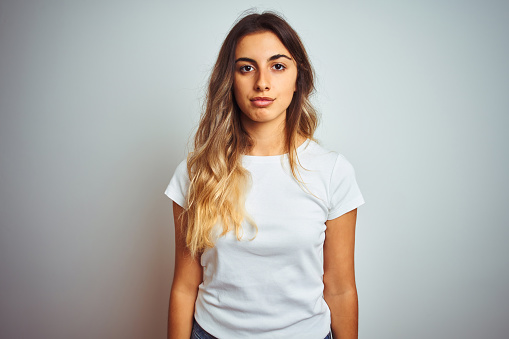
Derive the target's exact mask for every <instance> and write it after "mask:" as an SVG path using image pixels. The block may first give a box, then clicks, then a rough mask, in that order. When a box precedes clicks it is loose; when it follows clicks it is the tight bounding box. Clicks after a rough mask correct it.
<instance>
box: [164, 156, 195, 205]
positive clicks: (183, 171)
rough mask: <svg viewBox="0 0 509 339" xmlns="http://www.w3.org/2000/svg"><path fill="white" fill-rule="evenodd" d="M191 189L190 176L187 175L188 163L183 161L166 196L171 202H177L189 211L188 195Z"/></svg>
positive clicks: (176, 170)
mask: <svg viewBox="0 0 509 339" xmlns="http://www.w3.org/2000/svg"><path fill="white" fill-rule="evenodd" d="M188 189H189V176H188V175H187V161H186V160H184V161H182V162H181V163H180V164H179V165H178V166H177V168H176V169H175V173H174V174H173V177H172V178H171V180H170V184H169V185H168V187H167V188H166V191H165V192H164V194H166V195H167V196H168V197H169V198H170V199H171V200H173V201H175V202H176V203H177V204H178V205H179V206H181V207H183V208H184V209H187V204H186V195H187V191H188Z"/></svg>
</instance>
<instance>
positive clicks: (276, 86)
mask: <svg viewBox="0 0 509 339" xmlns="http://www.w3.org/2000/svg"><path fill="white" fill-rule="evenodd" d="M296 82H297V64H296V62H295V60H294V59H293V57H292V56H291V55H290V52H288V50H287V49H286V47H285V46H284V45H283V44H282V43H281V41H280V40H279V38H278V37H277V36H276V35H275V34H274V33H272V32H259V33H253V34H249V35H246V36H244V37H242V38H241V39H240V40H239V42H238V43H237V48H236V49H235V77H234V83H233V91H234V95H235V100H236V101H237V104H238V105H239V107H240V109H241V111H242V113H243V114H242V120H241V121H242V123H243V124H244V126H245V127H247V126H246V125H250V126H252V127H254V126H260V124H273V123H275V124H281V123H284V121H285V118H286V109H287V108H288V106H289V105H290V103H291V101H292V98H293V94H294V92H295V90H296Z"/></svg>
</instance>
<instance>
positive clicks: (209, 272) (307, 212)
mask: <svg viewBox="0 0 509 339" xmlns="http://www.w3.org/2000/svg"><path fill="white" fill-rule="evenodd" d="M297 154H298V158H299V161H300V164H301V165H302V167H299V173H300V175H301V177H302V180H303V182H304V184H305V185H302V184H299V183H298V182H297V181H296V180H295V178H294V177H293V176H292V174H291V171H290V166H289V164H288V159H287V155H282V156H281V155H278V156H243V158H242V164H243V166H244V167H245V168H246V169H247V170H248V171H249V172H250V174H251V181H252V184H251V188H250V190H249V192H248V193H247V196H246V211H247V213H248V214H249V216H250V217H251V218H252V219H253V220H254V222H255V223H256V225H257V226H258V234H257V235H256V237H255V238H254V239H253V240H251V239H252V238H253V236H254V235H255V233H254V231H253V228H252V227H250V225H249V224H247V223H244V226H243V230H244V237H243V238H242V240H240V241H238V240H237V238H236V236H235V234H234V232H229V233H228V234H226V236H223V237H220V238H218V239H217V241H216V245H215V247H213V248H209V249H207V250H205V252H204V253H203V254H202V256H201V265H202V266H203V283H201V284H200V286H199V291H198V297H197V300H196V308H195V318H196V321H197V322H198V324H200V326H201V327H203V329H205V330H206V331H207V332H209V333H210V334H212V335H213V336H215V337H218V338H221V339H238V338H260V339H264V338H306V339H309V338H317V339H319V338H324V337H325V336H326V335H327V333H329V331H330V310H329V307H328V306H327V303H326V302H325V300H324V299H323V243H324V240H325V229H326V226H325V222H326V221H327V220H332V219H335V218H337V217H339V216H341V215H343V214H345V213H347V212H349V211H351V210H353V209H355V208H357V207H358V206H360V205H362V204H363V203H364V200H363V197H362V195H361V193H360V190H359V188H358V186H357V182H356V179H355V173H354V170H353V167H352V166H351V164H350V163H349V162H348V161H347V160H346V159H345V158H344V157H343V156H342V155H339V154H337V153H335V152H330V151H327V150H325V149H324V148H322V147H321V146H319V145H318V144H317V143H315V142H314V141H310V140H308V141H306V142H304V144H302V145H301V146H300V147H299V148H298V149H297ZM188 187H189V178H188V175H187V169H186V161H183V162H182V163H181V164H180V165H179V166H178V167H177V169H176V171H175V174H174V176H173V178H172V179H171V182H170V184H169V186H168V188H167V189H166V192H165V193H166V195H167V196H168V197H170V198H171V199H172V200H173V201H175V202H176V203H177V204H179V205H180V206H182V207H184V208H186V200H185V197H186V194H187V191H188Z"/></svg>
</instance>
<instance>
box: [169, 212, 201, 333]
mask: <svg viewBox="0 0 509 339" xmlns="http://www.w3.org/2000/svg"><path fill="white" fill-rule="evenodd" d="M183 212H184V209H183V208H182V207H180V206H179V205H177V204H176V203H173V218H174V221H175V273H174V275H173V284H172V286H171V293H170V307H169V311H168V339H184V338H185V339H189V338H190V337H191V331H192V327H193V317H194V305H195V302H196V296H197V295H198V286H199V285H200V284H201V282H202V281H203V271H202V267H201V264H200V261H199V258H192V257H191V254H190V252H189V250H188V249H187V247H186V234H185V231H184V226H185V225H186V222H187V220H186V218H185V214H184V215H183V217H182V218H181V217H180V216H181V215H182V213H183Z"/></svg>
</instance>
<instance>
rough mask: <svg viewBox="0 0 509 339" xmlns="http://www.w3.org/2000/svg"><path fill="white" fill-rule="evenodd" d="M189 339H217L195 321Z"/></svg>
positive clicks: (327, 337)
mask: <svg viewBox="0 0 509 339" xmlns="http://www.w3.org/2000/svg"><path fill="white" fill-rule="evenodd" d="M191 339H217V338H216V337H214V336H213V335H212V334H210V333H208V332H207V331H205V330H204V329H203V328H201V326H200V325H198V323H197V322H196V320H195V321H194V322H193V332H191ZM324 339H332V335H331V334H330V332H329V334H327V336H326V337H325V338H324Z"/></svg>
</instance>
